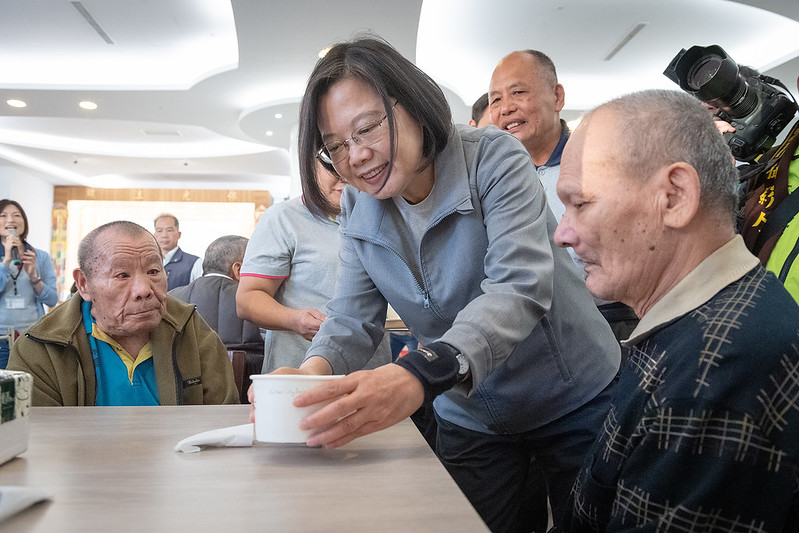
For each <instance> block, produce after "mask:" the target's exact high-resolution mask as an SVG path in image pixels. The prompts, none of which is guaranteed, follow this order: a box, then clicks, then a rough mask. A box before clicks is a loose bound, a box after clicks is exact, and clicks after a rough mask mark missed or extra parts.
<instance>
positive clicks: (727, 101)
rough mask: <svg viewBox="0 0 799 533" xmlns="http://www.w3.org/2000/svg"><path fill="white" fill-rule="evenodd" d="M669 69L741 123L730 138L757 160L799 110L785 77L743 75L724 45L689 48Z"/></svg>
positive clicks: (735, 148)
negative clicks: (782, 78)
mask: <svg viewBox="0 0 799 533" xmlns="http://www.w3.org/2000/svg"><path fill="white" fill-rule="evenodd" d="M663 74H665V75H666V77H667V78H669V79H670V80H671V81H673V82H674V83H676V84H678V85H679V86H680V88H681V89H682V90H683V91H685V92H687V93H689V94H692V95H694V96H695V97H697V98H698V99H699V100H701V101H703V102H705V103H706V104H708V105H710V106H713V107H716V108H718V109H719V111H718V112H717V113H716V116H717V117H719V118H720V119H722V120H725V121H727V122H729V123H730V124H732V126H733V127H734V128H735V132H732V133H725V134H724V137H725V138H726V139H727V144H728V145H729V147H730V150H731V151H732V155H733V156H734V157H735V159H737V160H739V161H752V160H753V159H755V158H756V157H757V156H759V155H760V154H763V153H765V152H766V151H767V150H768V149H769V148H771V146H772V145H773V144H774V142H775V141H776V139H777V135H779V134H780V132H781V131H782V130H783V129H784V128H785V127H786V126H787V125H788V124H789V123H790V122H791V119H793V117H794V115H795V114H796V111H797V109H799V107H797V105H796V102H795V101H793V100H792V99H793V95H791V93H790V92H789V91H788V90H787V89H785V86H784V85H783V84H782V83H781V82H780V81H779V80H775V79H774V78H770V77H768V76H763V75H758V74H756V73H753V74H752V75H744V74H742V73H741V69H740V68H739V66H738V64H737V63H736V62H735V61H733V60H732V59H731V58H730V57H729V56H728V55H727V53H726V52H725V51H724V50H723V49H722V48H721V47H720V46H718V45H711V46H707V47H702V46H692V47H691V48H689V49H688V50H686V49H685V48H683V49H682V50H681V51H680V53H679V54H677V56H676V57H675V58H674V59H672V60H671V63H669V66H668V67H667V68H666V70H665V71H664V72H663ZM774 85H777V86H779V87H782V88H783V89H785V92H782V91H780V90H779V89H777V88H776V87H774ZM786 94H787V96H786ZM788 96H790V97H791V99H788Z"/></svg>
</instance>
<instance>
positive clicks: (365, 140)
mask: <svg viewBox="0 0 799 533" xmlns="http://www.w3.org/2000/svg"><path fill="white" fill-rule="evenodd" d="M396 105H397V103H396V102H394V105H392V106H391V108H392V109H394V106H396ZM387 118H388V115H383V118H381V119H380V120H376V121H374V122H368V123H366V124H364V125H362V126H361V127H359V128H358V129H356V130H355V131H353V132H352V134H351V135H350V138H349V139H344V140H343V141H333V142H329V143H327V144H324V145H322V147H321V148H320V149H319V151H318V152H316V157H318V158H319V159H320V160H321V161H322V162H324V163H327V164H329V165H332V164H334V163H340V162H341V161H344V159H346V158H347V155H348V154H349V152H350V141H352V142H354V143H355V144H357V145H359V146H371V145H373V144H375V143H376V142H377V141H379V140H380V139H382V138H383V134H384V133H385V130H384V129H383V123H384V122H385V121H386V119H387Z"/></svg>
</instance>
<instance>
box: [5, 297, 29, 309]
mask: <svg viewBox="0 0 799 533" xmlns="http://www.w3.org/2000/svg"><path fill="white" fill-rule="evenodd" d="M6 309H25V298H23V297H22V296H8V297H6Z"/></svg>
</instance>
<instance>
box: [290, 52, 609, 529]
mask: <svg viewBox="0 0 799 533" xmlns="http://www.w3.org/2000/svg"><path fill="white" fill-rule="evenodd" d="M299 137H300V139H299V157H300V175H301V179H302V181H303V190H304V191H306V194H305V198H306V201H307V202H312V201H314V199H315V197H316V196H317V195H314V194H309V192H308V191H311V190H313V188H314V187H316V185H315V183H316V179H315V174H316V172H317V170H316V164H315V161H316V160H317V159H319V160H321V161H322V162H323V163H325V164H326V165H327V166H328V168H330V169H335V171H336V172H337V173H338V174H339V175H340V176H341V177H342V178H343V179H344V180H345V181H346V182H347V184H348V185H349V186H348V187H346V188H345V190H344V193H343V194H342V199H341V215H340V218H339V222H340V232H341V239H342V243H341V251H340V253H339V261H340V264H339V269H338V275H337V277H338V279H337V283H336V293H335V297H334V298H333V299H332V300H331V301H330V302H329V303H328V305H327V319H326V320H325V321H324V322H323V323H322V325H321V327H320V328H319V331H318V332H317V334H316V335H315V336H314V338H313V342H312V344H311V347H310V348H309V349H308V352H307V353H306V356H305V360H304V362H303V363H302V365H301V366H300V368H299V369H288V368H286V369H279V370H278V371H279V372H282V373H288V372H293V373H298V372H299V373H306V374H331V373H332V374H347V375H346V376H345V377H344V378H342V379H340V380H336V381H335V382H331V383H330V384H326V385H324V386H323V387H319V388H317V389H314V390H312V391H309V392H306V393H304V394H302V395H300V396H298V397H297V398H296V399H295V405H297V406H306V405H310V404H315V403H318V402H322V401H325V400H333V401H332V403H330V404H329V405H327V406H326V407H323V408H322V409H321V410H319V411H317V412H316V413H314V414H312V415H310V416H308V417H306V418H305V419H304V421H303V422H302V423H301V426H300V427H301V428H303V429H306V430H311V431H315V433H314V434H312V436H311V437H310V438H309V439H308V442H307V444H308V445H311V446H315V445H324V446H330V447H334V446H341V445H343V444H346V443H347V442H349V441H351V440H352V439H354V438H357V437H360V436H363V435H366V434H369V433H372V432H374V431H378V430H380V429H383V428H386V427H389V426H391V425H393V424H395V423H397V422H399V421H400V420H402V419H404V418H406V417H407V416H409V415H410V414H412V413H413V412H414V411H416V410H417V409H418V408H419V407H420V406H422V405H423V404H425V405H426V404H427V402H430V401H432V402H433V407H434V411H435V417H436V422H437V435H436V453H437V455H438V457H439V459H441V461H442V463H443V464H444V465H445V466H446V467H447V469H448V470H449V472H450V474H451V475H452V477H453V478H454V479H455V481H456V482H457V483H458V485H459V486H460V488H461V490H463V492H464V494H465V495H466V497H467V498H469V500H470V502H471V503H472V505H473V506H474V507H475V509H477V511H478V512H479V513H480V515H481V516H482V517H483V519H484V520H485V521H486V523H487V524H488V525H489V527H490V528H491V529H492V530H493V531H525V530H527V531H529V530H530V529H531V527H530V523H531V522H532V521H533V520H534V517H531V516H528V515H529V514H530V511H529V509H528V506H527V505H526V504H525V501H526V499H527V495H526V494H525V491H526V490H528V489H527V486H528V483H527V482H528V479H529V475H530V470H531V465H533V463H535V465H536V467H537V468H538V469H540V471H541V472H543V475H544V477H545V479H546V482H547V488H548V491H549V497H550V501H551V503H552V507H553V510H555V512H556V513H557V508H558V506H559V505H560V504H561V503H562V502H564V501H565V500H566V498H567V496H568V493H569V490H570V488H571V485H572V484H573V481H574V477H575V475H576V472H577V470H578V468H579V466H580V464H581V462H582V457H583V455H584V453H585V451H586V450H587V449H588V447H589V446H590V445H591V443H592V441H593V440H594V437H595V435H596V433H597V432H598V430H599V426H600V424H601V422H602V420H603V419H604V418H605V416H606V414H607V408H608V405H609V394H610V388H611V386H612V385H611V384H612V382H613V379H614V376H615V374H616V372H617V370H618V367H619V361H620V353H619V346H618V343H617V342H616V339H615V338H614V336H613V333H612V332H611V331H610V327H609V326H608V324H607V322H606V321H605V320H604V319H603V318H602V316H601V315H600V314H599V311H597V308H596V305H595V304H594V302H593V299H592V298H591V296H590V294H589V293H588V290H587V289H586V287H585V282H584V281H583V277H582V275H581V274H580V272H579V271H578V270H577V268H576V266H575V264H574V262H573V261H572V260H571V258H570V257H569V255H568V253H567V252H566V251H565V250H564V249H562V248H559V247H557V246H556V245H555V244H554V241H553V232H554V230H555V227H556V225H557V223H556V221H555V217H554V216H553V214H552V212H551V211H550V209H549V207H548V205H547V202H546V196H545V194H544V190H543V187H542V186H541V183H540V181H539V180H538V179H537V177H536V173H535V169H534V167H533V164H532V161H531V160H530V157H529V155H528V154H527V151H526V150H525V149H524V146H522V144H521V143H520V142H519V141H518V140H517V139H515V138H514V137H513V136H511V135H509V134H508V133H506V132H502V131H500V130H499V129H497V128H484V129H480V130H477V129H474V128H470V127H468V126H455V125H453V124H452V118H451V113H450V109H449V105H448V103H447V100H446V98H445V97H444V94H443V92H442V91H441V89H440V88H439V87H438V85H436V83H435V82H434V81H433V80H432V79H430V77H429V76H427V75H426V74H425V73H424V72H422V71H421V70H419V69H418V68H416V66H414V65H413V64H412V63H411V62H410V61H408V60H407V59H405V58H404V57H403V56H402V55H401V54H400V53H399V52H397V51H396V50H395V49H394V48H392V47H391V46H390V45H388V44H387V43H385V42H384V41H381V40H379V39H373V38H365V39H359V40H356V41H353V42H348V43H340V44H337V45H335V46H333V47H332V48H331V49H330V51H329V52H328V53H327V55H326V56H325V57H324V58H322V59H320V60H319V61H318V62H317V64H316V67H315V68H314V71H313V72H312V73H311V76H310V79H309V81H308V86H307V88H306V92H305V96H304V97H303V102H302V105H301V110H300V128H299ZM387 303H390V304H391V306H392V307H393V308H394V309H395V310H396V311H397V313H398V314H399V316H400V317H401V318H402V320H403V322H404V323H405V325H406V326H407V327H408V328H409V329H410V331H411V333H412V334H413V336H414V337H416V338H417V339H418V340H419V342H420V343H421V347H420V348H418V349H416V350H412V351H411V352H409V353H408V354H406V355H405V356H403V357H401V358H399V359H398V360H397V361H396V362H395V363H391V364H388V365H383V366H381V367H379V368H376V369H374V370H364V371H358V370H360V369H361V368H362V367H363V365H364V363H365V362H366V360H367V359H368V357H369V356H370V355H371V354H372V353H373V352H374V350H375V348H376V347H377V344H378V342H379V340H380V339H381V338H382V336H383V333H384V324H385V319H386V309H387ZM419 490H422V491H423V490H426V488H425V487H419Z"/></svg>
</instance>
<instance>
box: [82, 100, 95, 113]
mask: <svg viewBox="0 0 799 533" xmlns="http://www.w3.org/2000/svg"><path fill="white" fill-rule="evenodd" d="M78 105H79V106H80V107H81V109H88V110H89V111H93V110H95V109H97V104H95V103H94V102H90V101H88V100H84V101H83V102H79V103H78Z"/></svg>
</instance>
